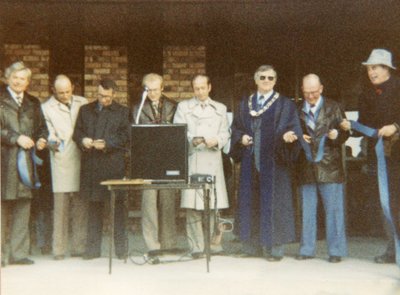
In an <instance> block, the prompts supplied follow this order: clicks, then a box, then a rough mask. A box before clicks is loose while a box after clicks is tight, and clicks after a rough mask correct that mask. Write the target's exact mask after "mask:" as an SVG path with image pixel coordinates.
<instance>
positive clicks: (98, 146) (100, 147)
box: [93, 139, 106, 151]
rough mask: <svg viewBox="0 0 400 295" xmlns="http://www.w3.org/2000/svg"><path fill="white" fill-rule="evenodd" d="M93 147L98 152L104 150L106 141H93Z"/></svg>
mask: <svg viewBox="0 0 400 295" xmlns="http://www.w3.org/2000/svg"><path fill="white" fill-rule="evenodd" d="M93 147H94V148H95V149H96V150H100V151H101V150H104V149H105V148H106V141H105V140H104V139H96V140H93Z"/></svg>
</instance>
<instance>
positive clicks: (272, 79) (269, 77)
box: [259, 76, 275, 81]
mask: <svg viewBox="0 0 400 295" xmlns="http://www.w3.org/2000/svg"><path fill="white" fill-rule="evenodd" d="M259 79H260V80H265V79H268V80H269V81H274V80H275V77H273V76H260V77H259Z"/></svg>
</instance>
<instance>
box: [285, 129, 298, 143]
mask: <svg viewBox="0 0 400 295" xmlns="http://www.w3.org/2000/svg"><path fill="white" fill-rule="evenodd" d="M283 140H284V141H285V142H287V143H291V142H294V141H296V140H297V135H296V134H295V133H294V131H288V132H286V133H285V134H283Z"/></svg>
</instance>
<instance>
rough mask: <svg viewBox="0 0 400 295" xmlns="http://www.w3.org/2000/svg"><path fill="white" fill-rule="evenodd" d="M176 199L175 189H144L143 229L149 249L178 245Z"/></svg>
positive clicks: (168, 247) (169, 247)
mask: <svg viewBox="0 0 400 295" xmlns="http://www.w3.org/2000/svg"><path fill="white" fill-rule="evenodd" d="M175 199H176V192H175V190H159V191H157V190H145V191H143V194H142V231H143V238H144V240H145V243H146V246H147V248H148V250H149V251H152V250H159V249H160V248H163V249H171V248H174V247H176V237H177V234H176V222H175ZM157 200H158V201H157ZM158 203H159V209H158V206H157V204H158ZM159 227H160V229H159Z"/></svg>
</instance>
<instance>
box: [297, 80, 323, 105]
mask: <svg viewBox="0 0 400 295" xmlns="http://www.w3.org/2000/svg"><path fill="white" fill-rule="evenodd" d="M301 88H302V90H303V96H304V99H305V100H306V101H307V102H308V103H309V104H311V105H314V104H315V103H316V102H317V101H318V99H319V97H320V96H321V94H322V91H323V89H324V87H323V86H322V84H321V80H320V79H319V77H318V76H317V75H315V74H308V75H306V76H304V78H303V86H302V87H301Z"/></svg>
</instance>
